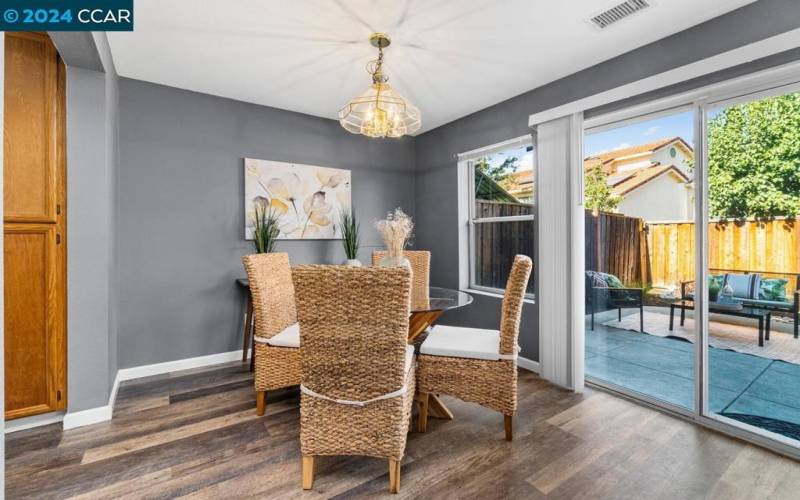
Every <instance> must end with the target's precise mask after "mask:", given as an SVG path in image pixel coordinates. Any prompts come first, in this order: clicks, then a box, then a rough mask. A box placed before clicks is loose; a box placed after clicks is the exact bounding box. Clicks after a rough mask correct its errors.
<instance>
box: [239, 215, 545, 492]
mask: <svg viewBox="0 0 800 500" xmlns="http://www.w3.org/2000/svg"><path fill="white" fill-rule="evenodd" d="M394 229H395V230H396V229H397V228H396V227H395V228H394ZM390 232H391V231H390ZM401 232H402V231H401ZM409 234H410V233H404V236H403V237H402V238H401V239H402V242H401V243H400V245H399V246H398V245H392V241H391V238H385V239H386V242H387V248H388V250H386V251H375V252H373V254H372V256H371V257H372V259H371V264H372V265H369V266H356V265H319V264H313V265H298V266H292V265H291V263H290V260H289V255H288V254H287V253H284V252H266V253H256V254H251V255H246V256H244V257H243V259H242V260H243V264H244V269H245V271H246V275H247V281H246V283H247V286H248V287H249V292H250V300H251V302H252V314H251V315H250V316H251V317H252V321H253V325H254V328H253V335H252V346H253V353H254V354H253V360H254V389H255V392H256V408H255V413H256V414H257V415H258V416H264V415H265V414H267V413H268V412H267V409H268V407H269V405H270V393H273V394H274V393H275V391H277V392H280V390H284V389H286V388H292V387H296V386H299V389H300V402H299V406H300V408H299V410H300V426H299V427H300V428H299V436H297V439H299V443H300V456H298V457H297V460H299V461H301V463H302V466H301V477H300V478H297V479H298V483H300V484H299V486H302V488H303V489H304V490H311V489H313V488H314V482H315V478H316V474H315V472H316V470H317V469H318V468H319V464H320V462H323V463H324V461H325V460H328V459H329V458H328V457H331V456H364V457H372V458H375V459H384V460H387V462H388V483H389V484H388V491H389V492H390V493H399V491H400V484H401V482H400V477H401V462H402V460H403V457H404V456H405V455H406V453H407V451H408V450H406V444H407V439H408V435H409V433H412V432H417V433H426V432H427V429H428V422H429V419H441V420H453V419H457V418H458V417H457V416H456V415H454V414H453V412H452V411H451V410H450V409H449V408H448V407H447V405H446V404H445V402H444V401H443V396H450V397H454V398H457V399H459V400H462V401H465V402H470V403H477V404H478V405H480V406H482V407H483V408H485V409H488V410H493V411H494V412H497V414H498V419H497V429H498V433H499V429H500V428H501V424H500V418H499V415H502V416H503V419H502V421H503V424H502V428H503V431H504V437H505V440H506V441H508V442H511V441H512V439H513V417H514V415H515V412H516V408H517V366H516V359H517V353H518V351H519V344H518V336H519V324H520V319H521V315H522V305H523V299H524V296H525V290H526V287H527V283H528V280H529V278H530V274H531V270H532V262H531V260H530V258H529V257H527V256H524V255H517V256H516V257H515V258H514V260H513V262H511V263H509V266H510V272H509V279H508V282H507V284H506V289H505V294H504V297H503V300H502V305H501V307H502V310H501V321H500V324H499V325H498V326H497V328H496V329H494V330H490V329H479V328H467V327H460V326H450V325H447V324H446V319H447V312H448V311H452V310H455V309H458V308H464V307H469V305H470V304H471V303H472V301H473V297H472V296H471V295H470V294H468V293H466V292H463V291H460V290H455V289H448V288H441V287H436V286H431V285H430V266H431V253H430V252H428V251H425V250H406V249H405V245H406V243H407V240H408V236H409ZM393 249H394V251H393ZM397 250H399V251H397ZM250 310H251V309H250V307H249V306H248V311H250ZM245 328H246V332H247V329H249V324H248V321H247V320H246V322H245ZM244 342H245V345H247V344H248V337H247V336H245V341H244ZM264 418H270V417H269V415H266V416H265V417H264ZM499 436H500V435H499V434H498V438H499V439H502V437H499ZM509 446H510V444H509Z"/></svg>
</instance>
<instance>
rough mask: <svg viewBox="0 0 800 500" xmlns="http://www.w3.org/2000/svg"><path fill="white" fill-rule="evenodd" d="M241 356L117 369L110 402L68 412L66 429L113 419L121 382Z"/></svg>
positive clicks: (223, 354) (234, 353)
mask: <svg viewBox="0 0 800 500" xmlns="http://www.w3.org/2000/svg"><path fill="white" fill-rule="evenodd" d="M248 354H249V353H248ZM241 356H242V351H230V352H221V353H218V354H210V355H208V356H198V357H196V358H186V359H177V360H175V361H167V362H164V363H155V364H152V365H143V366H135V367H133V368H123V369H121V370H117V376H116V377H115V378H114V385H113V386H112V387H111V394H109V396H108V404H107V405H105V406H99V407H97V408H89V409H88V410H82V411H76V412H72V413H69V412H68V413H67V414H66V415H63V422H64V423H63V425H64V430H67V429H74V428H76V427H83V426H84V425H91V424H96V423H99V422H104V421H106V420H111V417H112V415H113V413H114V403H115V402H116V400H117V391H118V390H119V384H120V382H123V381H125V380H134V379H137V378H144V377H150V376H153V375H162V374H164V373H170V372H175V371H180V370H188V369H190V368H202V367H205V366H213V365H218V364H221V363H228V362H230V361H236V360H240V359H241ZM59 420H60V419H59ZM48 423H52V422H48ZM37 425H45V424H33V425H31V426H30V427H35V426H37ZM19 430H21V429H19Z"/></svg>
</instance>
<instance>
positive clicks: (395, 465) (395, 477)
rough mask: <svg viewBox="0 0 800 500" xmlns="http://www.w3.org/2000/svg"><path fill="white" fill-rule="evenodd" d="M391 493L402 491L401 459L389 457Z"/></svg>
mask: <svg viewBox="0 0 800 500" xmlns="http://www.w3.org/2000/svg"><path fill="white" fill-rule="evenodd" d="M389 493H400V461H399V460H392V459H391V458H390V459H389Z"/></svg>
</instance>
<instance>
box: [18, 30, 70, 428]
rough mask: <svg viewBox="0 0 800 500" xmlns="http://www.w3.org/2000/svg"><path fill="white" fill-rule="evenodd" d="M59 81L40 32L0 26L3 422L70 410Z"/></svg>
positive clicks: (60, 68)
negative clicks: (0, 76) (0, 49)
mask: <svg viewBox="0 0 800 500" xmlns="http://www.w3.org/2000/svg"><path fill="white" fill-rule="evenodd" d="M64 87H65V68H64V64H63V62H62V61H61V60H60V59H59V57H58V53H57V52H56V49H55V47H54V46H53V43H52V42H51V40H50V38H49V37H48V36H47V35H46V34H43V33H21V32H20V33H14V32H8V33H6V36H5V93H4V106H5V109H4V123H3V127H4V144H3V154H4V169H3V202H4V213H3V234H4V241H3V243H4V245H3V247H4V248H3V252H4V254H3V255H4V263H3V264H4V272H5V280H4V293H5V366H6V367H5V404H6V419H12V418H18V417H25V416H29V415H35V414H38V413H45V412H49V411H54V410H61V409H64V408H66V268H65V265H66V204H65V179H66V177H65V174H66V159H65V93H64Z"/></svg>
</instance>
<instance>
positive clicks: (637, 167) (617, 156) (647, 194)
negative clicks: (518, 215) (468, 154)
mask: <svg viewBox="0 0 800 500" xmlns="http://www.w3.org/2000/svg"><path fill="white" fill-rule="evenodd" d="M693 161H694V151H693V149H692V147H691V146H690V145H689V144H688V143H687V142H686V141H684V140H683V139H682V138H680V137H669V138H665V139H661V140H658V141H654V142H650V143H647V144H640V145H636V146H631V147H627V148H621V149H616V150H614V151H607V152H604V153H598V154H594V155H591V156H589V157H587V158H586V159H585V160H584V162H583V165H584V169H585V170H586V171H589V170H591V169H594V168H602V169H603V171H604V172H605V173H606V175H607V176H608V180H607V182H608V185H609V187H611V191H612V192H613V193H614V194H617V195H619V196H621V197H622V202H621V203H620V205H619V207H618V209H617V211H618V212H619V213H621V214H625V215H629V216H632V217H640V218H642V219H644V220H647V221H655V220H687V219H691V218H692V217H693V213H694V212H693V210H694V209H693V205H694V183H693V182H692V173H691V172H692V169H691V166H692V164H693ZM506 188H507V191H508V192H509V193H510V194H512V195H514V196H515V197H516V198H518V199H519V200H521V201H530V200H532V199H533V192H534V191H533V171H531V170H526V171H523V172H517V173H516V174H514V176H513V178H512V181H511V182H510V183H509V185H508V186H506Z"/></svg>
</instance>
